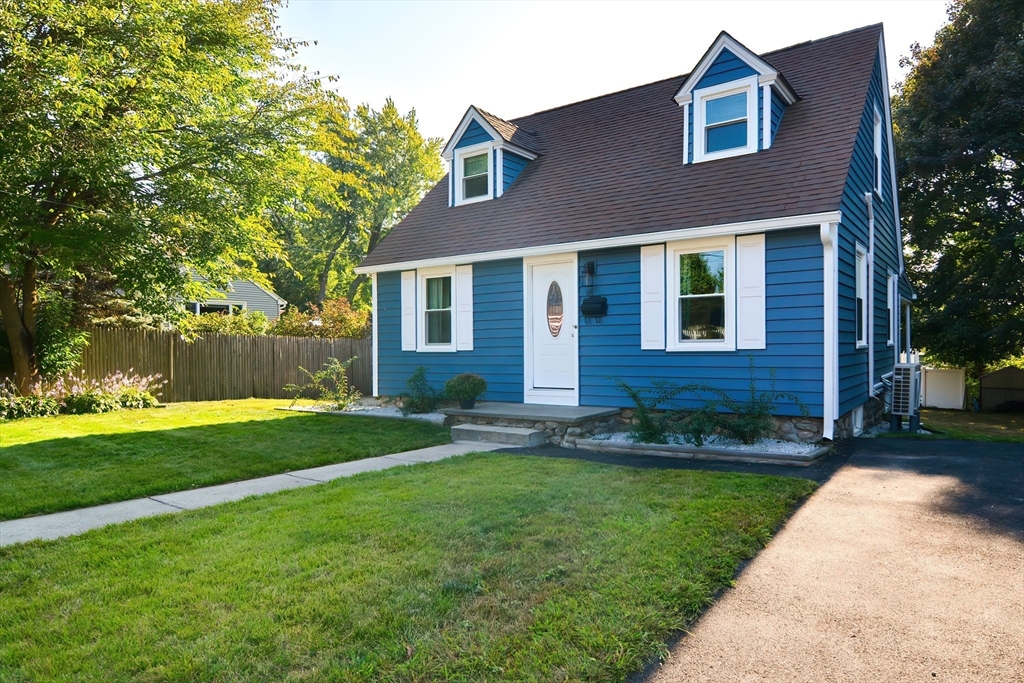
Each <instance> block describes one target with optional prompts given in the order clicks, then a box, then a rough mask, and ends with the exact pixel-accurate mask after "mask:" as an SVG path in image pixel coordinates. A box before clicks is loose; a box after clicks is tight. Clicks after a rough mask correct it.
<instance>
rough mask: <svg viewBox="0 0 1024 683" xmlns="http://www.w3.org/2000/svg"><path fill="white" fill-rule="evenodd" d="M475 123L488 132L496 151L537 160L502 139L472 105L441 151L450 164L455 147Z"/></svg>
mask: <svg viewBox="0 0 1024 683" xmlns="http://www.w3.org/2000/svg"><path fill="white" fill-rule="evenodd" d="M473 121H476V122H477V123H479V124H480V126H481V127H482V128H483V129H484V130H485V131H487V134H488V135H490V136H491V143H492V146H493V147H494V148H495V149H505V150H508V151H509V152H512V153H513V154H518V155H519V156H521V157H523V158H525V159H526V160H527V161H533V160H534V159H536V158H537V155H536V154H535V153H534V152H530V151H528V150H525V149H523V148H522V147H519V146H518V145H513V144H512V143H511V142H508V141H506V140H505V138H504V137H502V135H501V133H499V132H498V130H497V129H496V128H495V127H494V126H492V125H491V124H490V123H488V122H487V119H486V118H484V116H483V115H482V114H481V113H480V112H479V110H478V109H477V108H476V107H474V106H472V105H470V107H469V109H467V110H466V113H465V114H464V115H463V116H462V121H461V122H460V123H459V125H458V127H457V128H456V129H455V132H454V133H452V136H451V137H450V138H448V143H447V144H445V146H444V149H443V150H441V157H442V158H443V159H444V160H445V161H448V162H450V161H451V160H452V156H453V155H454V153H455V146H456V145H457V144H459V140H461V139H462V136H463V135H465V133H466V129H467V128H469V124H471V123H472V122H473Z"/></svg>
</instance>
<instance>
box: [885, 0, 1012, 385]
mask: <svg viewBox="0 0 1024 683" xmlns="http://www.w3.org/2000/svg"><path fill="white" fill-rule="evenodd" d="M904 65H905V66H909V67H910V68H911V71H910V74H909V76H908V77H907V80H906V81H905V82H904V83H903V84H902V86H901V87H900V89H899V93H898V96H897V97H896V98H895V99H894V101H893V117H894V127H895V142H896V158H897V168H898V172H899V185H900V211H901V214H902V218H903V223H904V227H905V229H906V240H907V266H908V274H909V275H910V277H911V279H912V281H913V284H914V286H915V288H916V289H917V292H918V294H919V299H920V300H919V303H918V306H917V321H916V324H915V326H914V332H915V337H916V341H917V344H918V345H919V346H920V347H922V348H923V349H925V350H926V351H927V353H928V355H929V356H930V357H932V358H934V359H936V360H938V361H940V362H946V363H951V364H956V365H968V366H969V367H971V368H973V369H974V370H975V372H977V371H978V370H980V368H982V367H984V365H985V364H988V363H992V362H995V361H1000V360H1003V359H1006V358H1008V357H1010V356H1013V355H1019V354H1020V353H1021V349H1022V347H1024V3H1022V2H1020V0H957V1H955V2H952V3H951V4H950V6H949V23H948V24H947V25H946V26H944V27H943V28H942V29H941V30H940V31H939V32H938V34H937V35H936V36H935V44H934V45H932V46H931V47H927V48H922V47H921V46H920V45H916V44H915V45H914V46H912V48H911V56H910V57H909V58H906V59H905V61H904Z"/></svg>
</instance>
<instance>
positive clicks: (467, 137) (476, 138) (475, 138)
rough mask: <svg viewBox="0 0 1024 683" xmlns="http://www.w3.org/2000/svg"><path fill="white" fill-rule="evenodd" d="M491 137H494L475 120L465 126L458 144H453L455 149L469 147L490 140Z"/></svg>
mask: <svg viewBox="0 0 1024 683" xmlns="http://www.w3.org/2000/svg"><path fill="white" fill-rule="evenodd" d="M493 139H494V138H492V137H491V136H490V134H489V133H488V132H487V131H486V130H484V127H483V126H481V125H480V124H479V123H477V122H476V121H470V122H469V125H468V126H467V127H466V132H465V133H463V134H462V137H461V138H459V142H458V144H457V145H455V149H459V148H460V147H469V146H470V145H475V144H478V143H481V142H490V141H491V140H493Z"/></svg>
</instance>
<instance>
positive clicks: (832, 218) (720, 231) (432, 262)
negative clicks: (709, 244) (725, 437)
mask: <svg viewBox="0 0 1024 683" xmlns="http://www.w3.org/2000/svg"><path fill="white" fill-rule="evenodd" d="M842 219H843V214H842V212H841V211H827V212H824V213H812V214H803V215H798V216H784V217H782V218H766V219H763V220H757V221H743V222H740V223H723V224H721V225H707V226H702V227H696V228H682V229H679V230H662V231H659V232H646V233H635V234H629V235H623V236H621V237H605V238H601V239H593V240H579V241H576V242H562V243H556V244H542V245H538V246H535V247H521V248H518V249H501V250H497V251H482V252H474V253H469V254H451V255H449V256H439V257H436V258H428V259H418V260H415V261H396V262H394V263H382V264H380V265H376V266H359V267H357V268H356V269H355V272H356V273H365V274H367V275H368V274H370V273H383V272H387V271H394V270H410V269H413V268H430V267H433V266H444V265H450V264H452V263H480V262H482V261H502V260H505V259H513V258H528V257H531V256H547V255H550V254H562V253H565V252H567V251H591V250H596V249H612V248H615V247H633V246H641V245H644V244H652V243H655V242H675V241H678V240H688V239H696V238H699V237H720V236H723V235H748V234H753V233H757V232H774V231H776V230H789V229H791V228H806V227H811V226H815V225H820V224H822V223H839V222H840V221H841V220H842Z"/></svg>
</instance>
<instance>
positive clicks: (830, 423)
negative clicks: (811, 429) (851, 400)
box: [820, 223, 839, 440]
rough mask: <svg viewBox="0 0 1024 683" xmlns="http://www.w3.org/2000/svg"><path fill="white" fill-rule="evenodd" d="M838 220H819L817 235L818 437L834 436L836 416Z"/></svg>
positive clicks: (837, 386)
mask: <svg viewBox="0 0 1024 683" xmlns="http://www.w3.org/2000/svg"><path fill="white" fill-rule="evenodd" d="M838 228H839V224H838V223H822V224H821V226H820V236H821V245H822V257H823V258H822V262H823V268H822V278H823V285H824V290H823V291H824V297H823V301H822V304H823V306H822V309H823V310H822V313H823V315H824V318H825V320H824V323H825V324H824V333H825V334H824V337H825V338H824V348H823V349H822V356H823V357H824V367H823V370H824V374H823V375H822V379H823V380H824V381H823V386H822V412H821V422H822V425H821V426H822V434H821V436H822V438H824V439H829V440H832V439H834V438H835V427H836V418H838V417H839V416H838V415H837V412H838V410H839V312H838V311H839V293H838V287H837V282H838V268H839V263H838V254H837V250H836V237H837V232H838Z"/></svg>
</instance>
